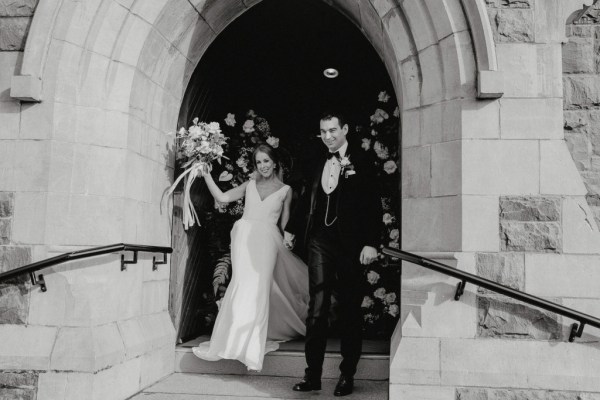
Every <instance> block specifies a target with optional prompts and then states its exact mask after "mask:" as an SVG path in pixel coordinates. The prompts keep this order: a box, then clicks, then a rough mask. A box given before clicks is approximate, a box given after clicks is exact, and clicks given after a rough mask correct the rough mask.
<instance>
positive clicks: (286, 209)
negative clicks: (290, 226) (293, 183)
mask: <svg viewBox="0 0 600 400" xmlns="http://www.w3.org/2000/svg"><path fill="white" fill-rule="evenodd" d="M290 204H292V188H289V189H288V191H287V194H286V195H285V200H283V210H282V211H281V219H280V220H279V224H280V225H279V226H280V227H281V231H282V232H283V231H284V229H285V226H286V224H287V223H288V221H289V219H290Z"/></svg>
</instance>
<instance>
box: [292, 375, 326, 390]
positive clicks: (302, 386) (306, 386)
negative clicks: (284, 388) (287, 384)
mask: <svg viewBox="0 0 600 400" xmlns="http://www.w3.org/2000/svg"><path fill="white" fill-rule="evenodd" d="M292 389H293V390H294V391H295V392H310V391H311V390H321V380H320V379H318V380H317V379H309V378H306V377H304V379H302V381H301V382H300V383H296V384H295V385H294V387H293V388H292Z"/></svg>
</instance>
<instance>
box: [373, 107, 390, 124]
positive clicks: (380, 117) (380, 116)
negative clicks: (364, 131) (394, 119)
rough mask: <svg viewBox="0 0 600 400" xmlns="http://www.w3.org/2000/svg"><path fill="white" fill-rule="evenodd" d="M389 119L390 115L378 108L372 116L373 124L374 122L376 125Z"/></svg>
mask: <svg viewBox="0 0 600 400" xmlns="http://www.w3.org/2000/svg"><path fill="white" fill-rule="evenodd" d="M389 117H390V115H389V114H388V113H387V112H385V111H384V110H382V109H381V108H378V109H376V110H375V113H374V114H373V115H371V122H373V123H375V124H380V123H382V122H383V121H385V120H386V119H388V118H389Z"/></svg>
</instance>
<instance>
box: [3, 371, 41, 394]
mask: <svg viewBox="0 0 600 400" xmlns="http://www.w3.org/2000/svg"><path fill="white" fill-rule="evenodd" d="M37 384H38V374H37V372H0V399H2V400H36V391H37Z"/></svg>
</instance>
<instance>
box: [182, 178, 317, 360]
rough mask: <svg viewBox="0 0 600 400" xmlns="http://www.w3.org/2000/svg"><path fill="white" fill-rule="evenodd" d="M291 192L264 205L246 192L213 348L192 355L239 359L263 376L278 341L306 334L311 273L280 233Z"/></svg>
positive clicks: (253, 192)
mask: <svg viewBox="0 0 600 400" xmlns="http://www.w3.org/2000/svg"><path fill="white" fill-rule="evenodd" d="M289 189H290V187H289V186H287V185H285V186H283V187H282V188H280V189H279V190H277V191H276V192H274V193H272V194H270V195H269V196H267V197H266V198H264V199H261V198H260V195H259V194H258V190H257V189H256V182H255V181H250V183H248V185H247V186H246V198H245V206H244V214H243V216H242V218H241V219H240V220H238V221H237V222H236V223H235V224H234V225H233V229H232V230H231V262H232V277H231V282H230V283H229V286H228V287H227V291H226V292H225V296H224V297H223V301H222V302H221V307H220V310H219V313H218V315H217V319H216V321H215V325H214V328H213V332H212V336H211V339H210V341H209V342H204V343H201V344H200V345H199V346H198V347H194V348H193V349H192V351H193V353H194V354H195V355H196V356H197V357H199V358H202V359H205V360H209V361H216V360H220V359H223V358H225V359H234V360H239V361H241V362H242V363H244V364H245V365H246V366H247V367H248V369H249V370H250V369H251V370H256V371H260V370H261V369H262V364H263V358H264V355H265V354H266V353H268V352H270V351H274V350H277V348H278V347H279V344H278V343H277V342H278V341H286V340H290V339H293V338H296V337H299V336H304V335H305V333H306V326H305V319H306V314H307V311H308V299H309V295H308V268H307V266H306V264H304V262H302V260H300V259H299V258H298V257H297V256H296V255H295V254H293V253H292V252H291V251H289V250H288V249H286V248H285V247H284V246H283V238H282V236H281V233H280V232H279V229H278V227H277V222H278V220H279V216H280V215H281V210H282V207H283V201H284V199H285V196H286V193H287V191H288V190H289Z"/></svg>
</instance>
